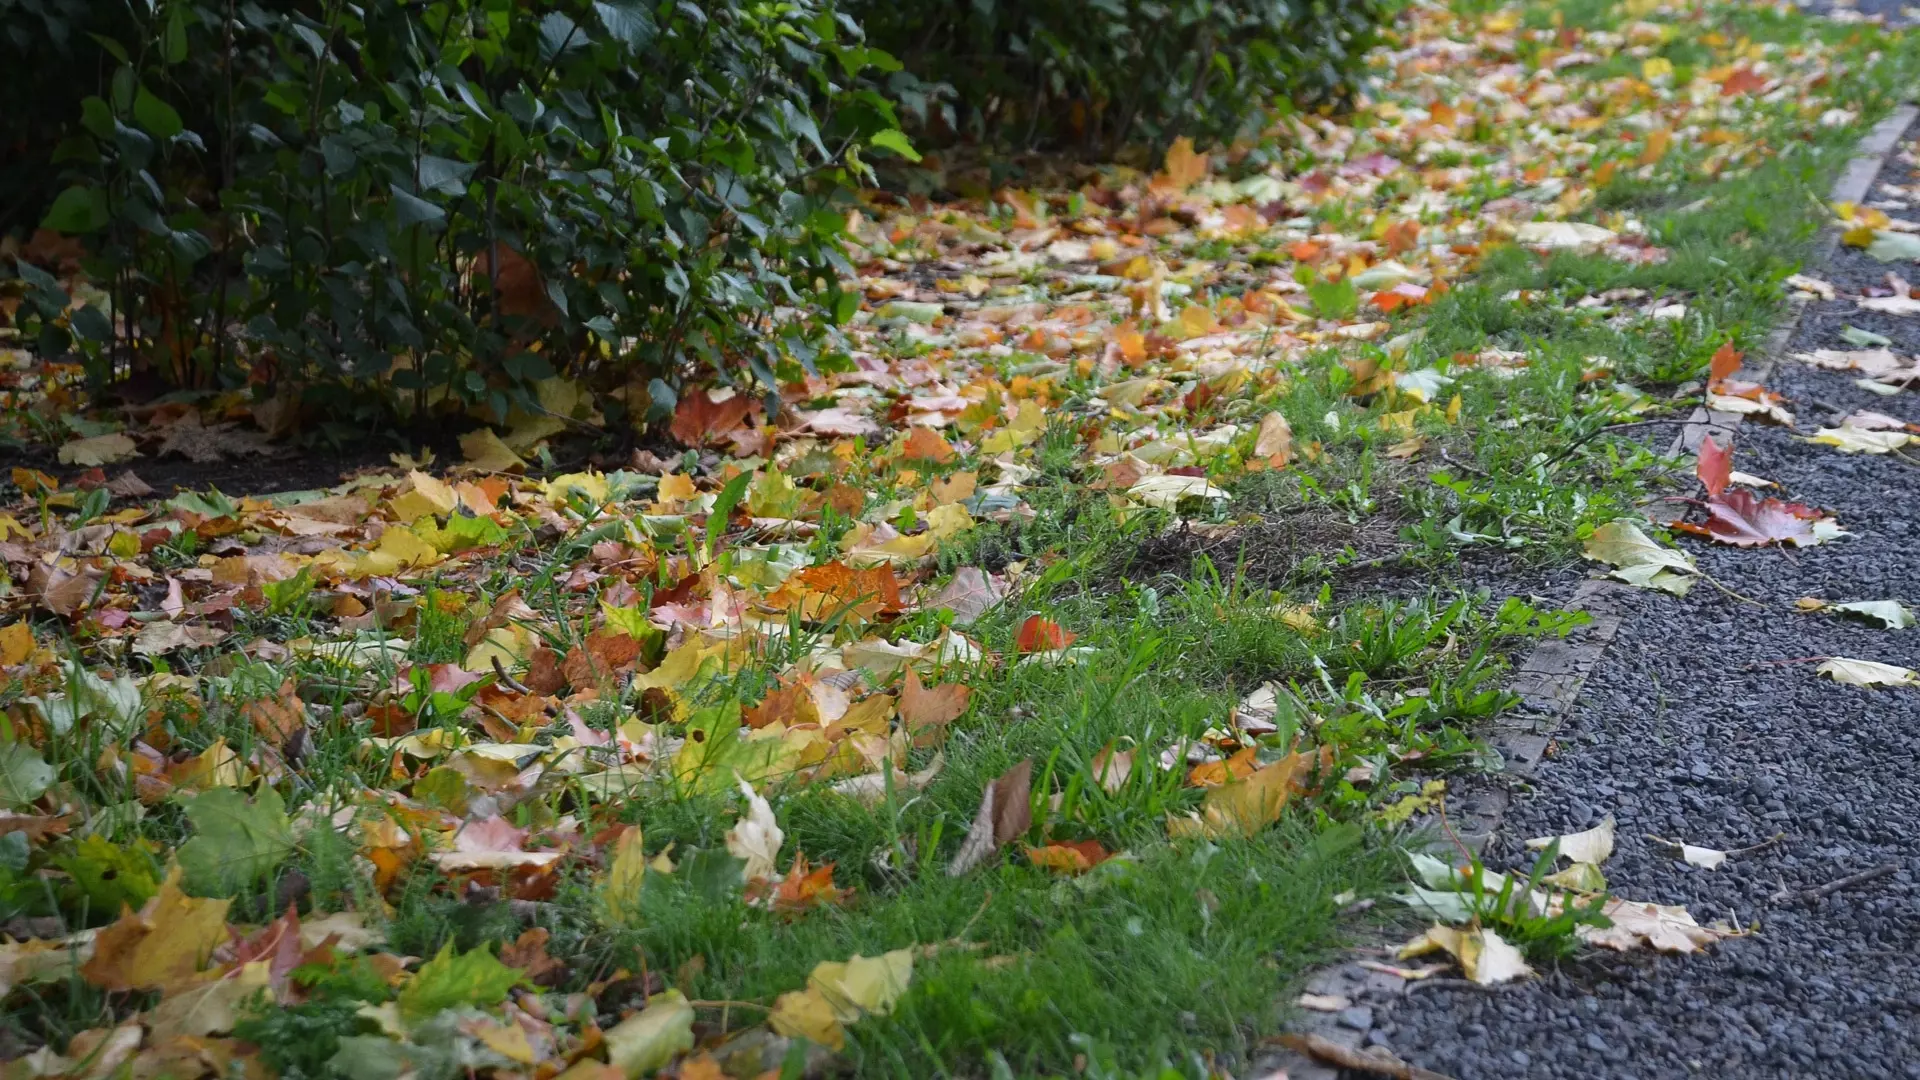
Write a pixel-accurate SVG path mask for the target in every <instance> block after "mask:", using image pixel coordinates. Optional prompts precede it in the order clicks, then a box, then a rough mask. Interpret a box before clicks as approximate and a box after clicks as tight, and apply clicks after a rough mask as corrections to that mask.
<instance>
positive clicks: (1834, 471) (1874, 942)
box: [1370, 0, 1920, 1080]
mask: <svg viewBox="0 0 1920 1080" xmlns="http://www.w3.org/2000/svg"><path fill="white" fill-rule="evenodd" d="M1869 6H1870V4H1869V0H1861V2H1860V4H1859V7H1860V8H1861V9H1862V10H1865V9H1867V8H1868V7H1869ZM1916 130H1920V129H1916ZM1913 135H1914V132H1913V131H1910V132H1909V133H1908V135H1907V136H1906V139H1907V140H1911V139H1912V138H1913ZM1902 145H1903V146H1904V147H1907V148H1908V150H1909V151H1910V149H1911V147H1912V145H1913V144H1912V143H1911V142H1909V141H1903V144H1902ZM1905 157H1906V158H1907V160H1905V161H1903V160H1901V158H1900V157H1898V156H1896V158H1894V159H1892V160H1890V161H1889V163H1888V165H1887V166H1886V168H1885V169H1884V170H1883V172H1882V175H1881V177H1880V180H1882V181H1891V182H1894V183H1898V184H1903V185H1906V184H1914V183H1920V176H1916V174H1915V170H1914V168H1913V165H1912V164H1911V158H1912V155H1911V153H1910V152H1908V153H1906V154H1905ZM1884 198H1886V196H1885V195H1884V194H1883V193H1881V192H1880V191H1879V190H1878V187H1877V184H1876V188H1875V190H1874V192H1873V194H1871V195H1869V200H1870V201H1871V200H1880V199H1884ZM1890 212H1891V213H1893V214H1894V215H1895V216H1906V217H1917V218H1920V200H1916V201H1915V204H1914V208H1913V209H1910V210H1906V211H1902V210H1900V209H1890ZM1889 269H1898V270H1900V271H1901V272H1903V273H1904V274H1906V275H1907V276H1909V277H1920V266H1915V265H1913V264H1900V265H1897V266H1889V265H1887V264H1881V263H1878V262H1875V261H1874V260H1872V259H1870V258H1868V257H1867V256H1866V255H1865V254H1863V253H1861V252H1859V251H1856V250H1852V249H1843V250H1842V251H1841V252H1840V253H1839V254H1838V255H1836V256H1835V258H1834V260H1833V263H1832V265H1830V266H1829V267H1828V268H1827V269H1826V270H1825V271H1822V272H1821V273H1820V276H1823V277H1825V278H1827V279H1828V280H1830V281H1832V282H1833V283H1834V284H1835V285H1836V286H1837V287H1838V288H1839V289H1840V291H1841V296H1842V299H1840V300H1838V301H1834V302H1827V303H1818V304H1815V305H1813V306H1812V308H1810V309H1809V310H1808V311H1807V312H1806V315H1805V317H1804V319H1803V320H1802V322H1801V325H1800V328H1799V330H1798V332H1797V334H1796V336H1795V338H1794V341H1793V344H1792V346H1791V349H1790V351H1801V350H1807V349H1814V348H1823V347H1824V348H1850V347H1851V346H1848V345H1846V344H1845V343H1844V342H1842V341H1841V340H1840V339H1839V337H1838V333H1839V330H1840V328H1841V327H1842V326H1843V325H1846V324H1849V323H1850V324H1852V325H1854V326H1858V327H1862V328H1865V329H1870V330H1873V331H1876V332H1878V333H1882V334H1885V335H1886V336H1888V337H1890V338H1892V339H1893V340H1894V343H1895V344H1894V346H1893V348H1894V350H1895V351H1896V352H1898V353H1901V354H1914V353H1920V317H1913V318H1890V317H1881V316H1875V315H1873V314H1871V313H1864V312H1859V311H1858V310H1857V309H1856V308H1855V307H1854V302H1853V300H1852V299H1850V298H1848V297H1849V294H1857V292H1858V290H1859V289H1860V288H1861V287H1862V286H1864V285H1867V284H1872V283H1883V282H1884V281H1885V277H1886V272H1887V271H1888V270H1889ZM1769 385H1770V386H1771V387H1773V388H1774V389H1777V390H1779V391H1781V392H1782V393H1784V394H1785V395H1786V396H1787V397H1788V398H1789V399H1790V400H1791V402H1792V407H1793V408H1794V409H1795V411H1796V412H1797V414H1798V417H1799V422H1800V426H1801V428H1802V429H1803V430H1805V431H1811V430H1812V428H1813V427H1814V426H1816V425H1819V424H1826V425H1832V424H1835V423H1837V420H1838V415H1839V414H1844V413H1848V412H1852V411H1853V410H1856V409H1871V410H1874V411H1878V412H1883V413H1888V414H1891V415H1894V416H1898V417H1900V418H1902V419H1904V420H1906V421H1907V422H1909V423H1920V391H1908V392H1906V393H1903V394H1901V395H1899V396H1897V397H1881V396H1878V395H1875V394H1872V393H1869V392H1867V391H1864V390H1860V389H1858V388H1856V387H1855V386H1854V385H1853V379H1852V376H1850V375H1847V374H1841V373H1835V372H1827V371H1821V370H1817V369H1813V368H1810V367H1808V366H1806V365H1804V364H1800V363H1797V362H1794V361H1792V360H1786V359H1783V360H1782V361H1781V362H1780V363H1779V364H1778V365H1777V366H1776V367H1775V369H1774V372H1773V375H1772V376H1771V378H1770V379H1769ZM1830 410H1833V411H1830ZM1734 467H1735V468H1736V469H1739V470H1742V471H1744V472H1749V473H1755V474H1758V475H1760V476H1764V477H1767V478H1769V479H1772V480H1775V481H1777V482H1778V483H1779V484H1781V485H1782V487H1783V488H1785V491H1786V494H1787V495H1788V496H1789V497H1791V498H1794V499H1797V500H1799V501H1803V502H1806V503H1809V504H1811V505H1815V506H1819V507H1823V508H1826V509H1828V510H1830V511H1831V512H1833V513H1834V514H1835V515H1836V516H1837V517H1838V518H1839V521H1840V523H1841V525H1842V527H1843V528H1846V529H1848V530H1850V531H1852V532H1854V533H1856V534H1858V535H1857V537H1856V538H1854V539H1851V540H1845V541H1842V542H1839V543H1835V544H1830V545H1827V546H1823V547H1816V548H1812V549H1809V550H1805V551H1791V552H1782V551H1774V550H1757V551H1742V550H1739V549H1734V548H1728V547H1722V546H1719V545H1713V544H1707V543H1704V542H1694V541H1690V540H1687V541H1683V544H1684V545H1685V546H1686V547H1687V548H1688V549H1689V550H1690V551H1692V552H1693V553H1694V554H1695V555H1696V556H1697V558H1698V560H1699V564H1700V567H1701V569H1702V570H1703V571H1705V572H1706V573H1709V574H1711V575H1713V576H1714V577H1716V578H1717V579H1719V580H1720V581H1722V582H1724V583H1725V584H1726V585H1727V586H1728V587H1729V588H1730V589H1731V590H1732V591H1734V592H1737V593H1740V594H1743V595H1745V596H1747V597H1751V598H1753V599H1755V600H1758V601H1760V602H1761V603H1763V604H1764V605H1765V607H1764V610H1763V609H1762V608H1759V607H1755V606H1752V605H1750V604H1746V603H1742V602H1740V601H1737V600H1734V599H1732V598H1730V597H1728V596H1727V595H1726V594H1724V593H1722V592H1720V591H1719V590H1716V589H1714V588H1713V587H1712V586H1711V585H1708V584H1705V583H1702V584H1700V585H1699V586H1698V587H1696V588H1695V589H1694V591H1693V592H1692V594H1691V595H1689V596H1688V597H1686V598H1684V599H1676V598H1673V597H1669V596H1665V595H1662V594H1657V593H1640V592H1635V593H1631V594H1630V595H1629V596H1628V597H1627V598H1626V599H1625V601H1624V607H1625V608H1626V610H1627V613H1628V614H1627V617H1626V620H1625V622H1624V623H1623V625H1622V627H1621V630H1620V633H1619V636H1618V637H1617V638H1616V639H1615V641H1614V643H1613V645H1612V647H1611V648H1610V649H1609V651H1608V653H1607V655H1606V657H1605V659H1604V660H1603V661H1602V663H1601V666H1600V667H1599V668H1598V669H1597V670H1596V671H1595V672H1594V673H1593V675H1592V677H1591V679H1590V680H1589V682H1588V683H1587V686H1586V688H1585V690H1584V692H1583V694H1582V695H1581V698H1580V700H1579V702H1578V703H1577V705H1576V707H1575V709H1574V711H1573V713H1572V715H1571V716H1570V718H1569V719H1568V722H1567V724H1566V725H1565V726H1564V727H1562V728H1561V730H1560V731H1559V733H1558V736H1557V737H1558V740H1559V747H1558V752H1557V755H1556V756H1555V757H1553V758H1552V759H1551V760H1548V761H1546V762H1544V763H1543V764H1542V765H1541V767H1540V770H1539V776H1538V779H1537V783H1536V785H1535V787H1534V790H1533V791H1532V792H1531V793H1528V794H1524V795H1521V796H1518V797H1517V798H1516V799H1515V801H1514V803H1513V805H1512V807H1511V809H1510V810H1509V811H1508V815H1507V818H1506V822H1505V825H1504V827H1503V828H1502V829H1501V830H1500V834H1499V838H1498V839H1497V840H1496V842H1495V844H1494V846H1493V847H1492V849H1491V850H1490V852H1489V862H1490V865H1495V866H1501V867H1512V866H1518V865H1520V864H1521V863H1522V862H1523V861H1524V859H1523V852H1521V851H1520V850H1519V849H1520V844H1521V841H1522V840H1523V839H1524V838H1525V837H1529V836H1538V835H1546V834H1552V833H1561V832H1570V831H1574V830H1577V829H1580V828H1584V827H1587V826H1589V825H1591V824H1593V823H1595V822H1597V821H1598V820H1599V819H1600V818H1601V817H1602V816H1603V815H1605V814H1608V813H1611V814H1613V815H1614V816H1615V817H1616V818H1617V820H1618V822H1619V846H1618V849H1617V851H1616V852H1615V854H1614V856H1613V858H1612V859H1611V860H1610V861H1609V862H1608V863H1607V864H1606V866H1605V870H1606V873H1607V876H1608V878H1609V880H1610V881H1611V883H1612V885H1613V887H1614V889H1615V890H1616V892H1617V894H1619V895H1623V896H1628V897H1631V898H1634V899H1639V900H1653V901H1657V902H1661V903H1679V904H1685V905H1687V906H1688V907H1689V909H1690V910H1691V911H1692V912H1693V914H1694V916H1695V917H1696V918H1697V919H1699V921H1700V922H1702V923H1708V922H1711V921H1713V920H1716V919H1726V920H1729V921H1735V922H1740V923H1752V922H1754V921H1758V922H1759V924H1760V932H1759V933H1758V934H1756V935H1754V936H1751V937H1748V938H1744V939H1740V940H1735V941H1729V942H1726V943H1724V944H1722V945H1721V946H1719V947H1718V948H1717V949H1716V950H1714V951H1713V952H1712V954H1711V955H1706V956H1694V957H1664V956H1657V955H1649V954H1628V955H1612V954H1610V955H1608V956H1602V957H1593V958H1585V959H1581V960H1578V961H1575V962H1571V963H1568V964H1565V965H1563V966H1561V967H1560V968H1559V970H1557V971H1551V972H1548V973H1546V974H1545V977H1544V978H1542V979H1540V980H1538V981H1535V982H1531V983H1526V984H1521V985H1518V986H1515V987H1510V988H1506V989H1499V990H1492V991H1484V990H1460V989H1450V988H1438V987H1436V988H1433V989H1430V990H1423V991H1421V992H1416V993H1414V994H1412V995H1410V996H1408V997H1407V998H1405V999H1404V1000H1401V1001H1399V1002H1397V1003H1396V1004H1394V1005H1393V1006H1392V1007H1391V1008H1390V1009H1388V1010H1383V1012H1382V1015H1381V1016H1380V1018H1379V1019H1378V1020H1377V1021H1376V1024H1375V1027H1374V1029H1373V1032H1372V1033H1371V1035H1370V1039H1371V1040H1372V1041H1374V1042H1378V1043H1384V1044H1385V1045H1388V1046H1390V1047H1392V1049H1393V1050H1394V1051H1395V1052H1397V1053H1398V1054H1400V1055H1401V1056H1402V1057H1403V1058H1405V1059H1406V1060H1408V1061H1411V1062H1414V1063H1416V1064H1419V1065H1422V1066H1425V1067H1427V1068H1430V1069H1435V1070H1438V1071H1441V1072H1444V1073H1447V1074H1449V1075H1451V1076H1454V1077H1457V1078H1459V1080H1482V1078H1493V1077H1529V1078H1531V1077H1542V1078H1547V1077H1552V1078H1567V1080H1575V1078H1578V1080H1628V1078H1635V1080H1665V1078H1669V1077H1672V1078H1682V1077H1716V1078H1717V1077H1738V1078H1740V1080H1762V1078H1771V1077H1796V1078H1799V1077H1820V1078H1836V1080H1837V1078H1855V1077H1859V1078H1869V1077H1871V1078H1883V1077H1911V1078H1920V966H1916V964H1915V963H1914V954H1913V950H1914V949H1915V947H1916V944H1920V760H1916V757H1917V755H1916V751H1915V747H1916V745H1920V689H1908V690H1884V689H1883V690H1864V689H1858V688H1854V687H1849V686H1842V685H1838V684H1835V683H1832V682H1829V681H1827V680H1825V679H1822V678H1818V677H1816V675H1815V673H1814V666H1815V665H1814V664H1813V663H1809V662H1804V660H1805V658H1807V657H1810V656H1812V657H1819V656H1827V655H1839V656H1849V657H1855V658H1860V659H1870V660H1880V661H1883V662H1887V663H1893V664H1899V665H1903V666H1907V667H1920V628H1916V629H1909V630H1900V631H1892V630H1882V629H1878V628H1877V624H1863V623H1859V622H1853V621H1846V620H1843V619H1840V618H1837V617H1834V616H1830V615H1824V614H1815V615H1806V614H1799V613H1796V612H1795V611H1794V601H1795V600H1796V599H1799V598H1801V597H1807V596H1816V597H1823V598H1825V599H1828V600H1833V601H1845V600H1881V599H1889V598H1897V599H1903V600H1905V601H1906V603H1907V604H1908V605H1909V606H1920V466H1916V465H1913V464H1909V463H1907V462H1904V461H1901V460H1898V459H1895V458H1892V457H1887V456H1877V457H1867V456H1849V455H1842V454H1840V453H1838V452H1836V451H1834V450H1833V449H1831V448H1829V447H1824V446H1814V445H1809V444H1806V443H1802V442H1798V441H1796V440H1795V439H1794V438H1792V436H1791V435H1790V434H1789V433H1788V432H1786V431H1785V430H1783V429H1781V428H1777V427H1769V426H1765V425H1755V424H1751V423H1749V424H1746V425H1743V426H1742V427H1741V429H1740V431H1739V434H1738V436H1737V439H1736V453H1735V459H1734ZM1780 832H1784V833H1785V834H1786V841H1785V842H1784V843H1782V844H1780V845H1778V846H1775V847H1773V848H1771V849H1769V850H1766V851H1764V852H1761V853H1758V854H1754V855H1750V856H1747V857H1744V858H1737V859H1731V860H1729V861H1728V862H1727V863H1726V865H1724V866H1722V867H1721V868H1720V869H1719V870H1717V871H1714V872H1707V871H1703V870H1698V869H1695V868H1693V867H1691V866H1688V865H1686V864H1684V863H1682V862H1679V861H1678V860H1676V859H1674V858H1672V857H1670V855H1669V854H1668V853H1667V851H1665V850H1663V849H1662V848H1661V847H1660V846H1659V845H1656V844H1654V843H1651V842H1650V841H1649V840H1648V839H1647V837H1648V836H1649V835H1650V834H1651V835H1656V836H1661V837H1666V838H1670V839H1681V840H1685V841H1687V842H1689V843H1693V844H1698V845H1702V846H1707V847H1714V848H1722V849H1731V848H1739V847H1743V846H1746V845H1750V844H1756V843H1759V842H1760V841H1763V840H1766V839H1767V838H1769V837H1771V836H1773V835H1774V834H1776V833H1780ZM1889 864H1890V865H1892V866H1893V867H1894V869H1893V871H1892V872H1891V873H1889V874H1886V875H1883V876H1881V877H1878V878H1877V879H1875V880H1873V881H1871V882H1868V883H1865V884H1862V885H1859V886H1857V887H1853V888H1849V889H1846V890H1843V891H1838V892H1835V893H1833V894H1831V895H1827V896H1824V897H1820V898H1813V899H1808V898H1806V897H1804V896H1803V895H1802V894H1803V892H1804V891H1805V890H1810V889H1815V888H1818V887H1820V886H1822V885H1826V884H1828V883H1831V882H1834V881H1836V880H1838V879H1841V878H1844V877H1847V876H1848V875H1852V874H1856V873H1859V872H1862V871H1868V870H1872V869H1874V868H1876V867H1881V866H1884V865H1889Z"/></svg>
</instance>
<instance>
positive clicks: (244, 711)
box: [240, 678, 307, 749]
mask: <svg viewBox="0 0 1920 1080" xmlns="http://www.w3.org/2000/svg"><path fill="white" fill-rule="evenodd" d="M240 715H242V716H244V717H246V718H247V721H248V722H249V723H251V724H252V725H253V730H255V731H257V732H259V733H260V736H261V738H264V739H266V740H267V741H268V742H269V743H271V744H273V746H274V747H275V748H276V749H279V748H284V747H285V746H286V745H287V740H289V739H291V738H293V736H294V735H295V733H297V732H300V731H303V730H305V729H306V726H307V707H306V704H305V703H303V702H302V701H301V700H300V695H298V694H297V693H295V692H294V681H293V679H292V678H288V679H287V681H285V682H283V683H281V684H280V693H279V695H278V696H277V697H270V698H260V699H258V700H255V701H249V702H247V703H246V704H245V705H242V706H241V707H240Z"/></svg>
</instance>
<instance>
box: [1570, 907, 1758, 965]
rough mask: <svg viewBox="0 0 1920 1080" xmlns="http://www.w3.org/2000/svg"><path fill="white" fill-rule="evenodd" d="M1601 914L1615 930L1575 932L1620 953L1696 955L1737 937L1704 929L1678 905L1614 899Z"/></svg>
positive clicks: (1588, 928) (1587, 928)
mask: <svg viewBox="0 0 1920 1080" xmlns="http://www.w3.org/2000/svg"><path fill="white" fill-rule="evenodd" d="M1601 912H1602V913H1603V914H1605V915H1606V917H1607V918H1608V919H1610V920H1612V921H1613V925H1612V926H1608V927H1599V926H1581V927H1578V928H1577V929H1576V930H1575V931H1574V932H1575V933H1576V934H1578V935H1579V936H1580V939H1581V940H1582V941H1585V942H1587V943H1588V944H1590V945H1599V946H1601V947H1603V948H1608V949H1617V950H1619V951H1620V952H1629V951H1631V950H1633V949H1638V948H1641V947H1643V946H1644V947H1646V948H1651V949H1656V950H1658V951H1660V952H1668V953H1694V952H1699V951H1700V950H1701V949H1702V948H1703V947H1705V946H1707V945H1711V944H1713V943H1714V942H1716V941H1719V940H1721V939H1723V938H1729V937H1733V936H1735V934H1734V932H1733V931H1731V930H1725V929H1721V928H1720V927H1717V926H1701V925H1700V924H1699V923H1697V922H1694V921H1693V916H1692V915H1690V914H1688V913H1687V909H1686V908H1684V907H1679V906H1674V905H1667V904H1647V903H1640V902H1638V901H1634V900H1620V899H1614V900H1609V901H1607V903H1606V905H1605V906H1604V907H1603V908H1601Z"/></svg>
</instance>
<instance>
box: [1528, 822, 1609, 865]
mask: <svg viewBox="0 0 1920 1080" xmlns="http://www.w3.org/2000/svg"><path fill="white" fill-rule="evenodd" d="M1613 833H1614V820H1613V815H1612V814H1608V815H1607V816H1606V817H1604V818H1601V819H1600V824H1598V825H1595V826H1594V827H1593V828H1591V829H1588V830H1586V831H1585V832H1577V833H1567V834H1566V835H1564V836H1536V837H1534V838H1533V839H1531V840H1529V841H1527V847H1528V849H1530V850H1533V851H1540V850H1543V849H1545V848H1546V847H1548V846H1549V845H1551V844H1552V843H1553V842H1554V841H1555V840H1558V841H1560V857H1561V858H1563V859H1568V860H1571V861H1573V862H1577V863H1592V864H1594V865H1596V866H1598V865H1599V864H1600V863H1603V862H1606V861H1607V857H1608V856H1610V855H1612V854H1613Z"/></svg>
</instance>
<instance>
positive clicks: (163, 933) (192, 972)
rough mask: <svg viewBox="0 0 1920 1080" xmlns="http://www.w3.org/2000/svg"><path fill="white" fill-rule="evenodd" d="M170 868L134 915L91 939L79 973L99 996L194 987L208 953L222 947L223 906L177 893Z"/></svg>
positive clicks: (127, 914)
mask: <svg viewBox="0 0 1920 1080" xmlns="http://www.w3.org/2000/svg"><path fill="white" fill-rule="evenodd" d="M180 878H181V874H180V870H179V869H178V868H177V867H176V868H175V869H174V871H173V872H172V873H170V874H168V875H167V880H166V881H164V882H162V883H161V885H160V891H159V892H158V893H156V894H155V895H154V897H153V899H151V900H148V901H147V902H146V904H145V905H144V906H142V907H141V909H140V910H139V911H138V912H133V911H126V912H123V913H122V914H121V916H120V919H119V921H117V922H115V923H113V924H112V925H110V926H107V927H106V928H104V929H102V930H101V931H100V933H99V936H97V937H96V938H94V942H93V957H92V959H90V960H88V961H87V962H86V964H85V965H84V966H83V967H82V968H81V969H80V972H81V974H82V975H83V976H84V977H85V978H86V980H87V982H89V983H91V984H93V985H94V986H97V987H99V988H100V989H102V990H111V991H116V992H119V991H127V990H169V989H177V988H182V987H185V986H188V985H191V984H192V983H195V982H197V981H199V976H200V972H201V971H203V970H204V969H205V968H206V966H207V963H208V959H209V957H211V956H212V954H213V950H214V949H215V948H217V947H219V946H221V945H224V944H225V943H226V942H227V940H228V934H227V905H228V904H229V903H231V901H228V900H203V899H198V898H195V897H190V896H188V895H187V894H186V893H184V892H182V891H181V889H180Z"/></svg>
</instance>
